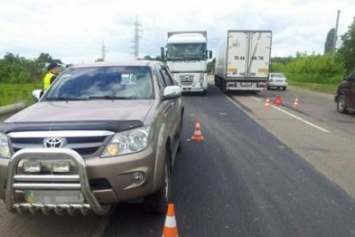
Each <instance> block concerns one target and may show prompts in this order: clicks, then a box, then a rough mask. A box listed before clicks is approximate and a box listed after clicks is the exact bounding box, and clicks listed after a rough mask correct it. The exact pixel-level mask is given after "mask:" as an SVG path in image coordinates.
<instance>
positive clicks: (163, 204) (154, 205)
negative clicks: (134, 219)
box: [143, 150, 171, 214]
mask: <svg viewBox="0 0 355 237" xmlns="http://www.w3.org/2000/svg"><path fill="white" fill-rule="evenodd" d="M163 179H164V180H163V185H162V187H161V188H160V189H159V190H158V191H157V192H155V193H153V194H151V195H149V196H146V197H145V198H144V204H143V205H144V210H145V211H146V212H148V213H154V214H162V213H166V212H167V207H168V203H169V200H170V190H171V187H170V182H171V170H170V151H169V150H166V157H165V164H164V175H163Z"/></svg>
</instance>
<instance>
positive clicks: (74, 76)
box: [0, 61, 184, 215]
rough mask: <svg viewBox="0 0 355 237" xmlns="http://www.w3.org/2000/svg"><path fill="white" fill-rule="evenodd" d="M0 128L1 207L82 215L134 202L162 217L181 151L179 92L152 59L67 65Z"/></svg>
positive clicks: (21, 211) (13, 209)
mask: <svg viewBox="0 0 355 237" xmlns="http://www.w3.org/2000/svg"><path fill="white" fill-rule="evenodd" d="M41 94H42V91H41V90H35V91H33V96H34V98H35V99H36V100H37V103H35V104H34V105H32V106H30V107H27V108H25V109H24V110H22V111H20V112H18V113H17V114H15V115H13V116H12V117H10V118H8V119H7V120H6V121H4V122H3V123H1V124H0V198H1V199H2V200H4V202H5V204H6V207H7V209H8V210H9V211H17V212H19V213H26V212H29V213H33V214H35V213H37V212H42V213H44V214H49V213H56V214H58V215H61V214H62V213H63V212H67V213H69V214H70V215H74V214H76V213H77V212H79V213H82V214H83V215H86V214H87V213H89V212H90V211H93V212H94V213H96V214H98V215H106V214H108V213H109V212H110V210H111V209H112V206H113V204H115V203H119V202H124V201H135V202H136V201H142V203H143V206H144V208H145V210H146V211H147V212H150V213H165V212H166V210H167V204H168V202H169V198H170V191H171V185H170V184H171V182H170V180H171V179H170V174H171V169H172V167H173V164H174V161H175V159H176V157H177V151H178V150H179V149H181V146H182V126H183V113H184V106H183V104H182V99H181V89H180V87H179V86H178V84H177V83H176V82H175V81H174V80H173V78H172V76H171V74H170V71H169V69H168V68H167V66H166V65H165V64H163V63H161V62H155V61H130V62H120V63H94V64H84V65H77V66H71V67H70V68H67V69H66V70H65V71H64V72H63V73H62V74H61V75H59V76H58V78H57V79H56V80H55V81H54V82H53V83H52V85H51V86H50V88H49V89H48V90H47V91H46V92H45V93H44V95H43V96H42V97H40V95H41Z"/></svg>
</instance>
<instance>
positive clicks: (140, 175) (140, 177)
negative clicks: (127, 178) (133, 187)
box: [131, 171, 144, 182]
mask: <svg viewBox="0 0 355 237" xmlns="http://www.w3.org/2000/svg"><path fill="white" fill-rule="evenodd" d="M143 179H144V173H143V172H140V171H137V172H134V173H132V175H131V181H132V182H140V181H142V180H143Z"/></svg>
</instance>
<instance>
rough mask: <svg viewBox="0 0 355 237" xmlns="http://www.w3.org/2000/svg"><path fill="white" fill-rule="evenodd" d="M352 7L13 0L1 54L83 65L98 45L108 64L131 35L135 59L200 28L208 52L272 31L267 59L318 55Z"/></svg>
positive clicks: (0, 28) (289, 0) (4, 19)
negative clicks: (237, 34) (238, 35)
mask: <svg viewBox="0 0 355 237" xmlns="http://www.w3.org/2000/svg"><path fill="white" fill-rule="evenodd" d="M353 6H354V4H353V0H351V1H350V0H338V1H333V0H312V1H305V0H285V1H282V2H281V1H278V0H269V1H262V0H248V1H247V0H241V1H237V2H231V1H229V0H219V1H213V2H208V1H207V2H206V1H200V0H195V1H191V0H189V1H187V0H180V1H178V2H177V1H171V0H165V1H163V0H151V1H143V0H131V1H126V2H124V3H123V2H122V1H115V0H91V1H87V0H85V1H84V0H61V1H45V0H12V1H6V2H5V3H2V4H1V8H0V22H1V25H0V32H1V38H0V56H3V55H4V54H5V53H7V52H10V53H14V54H19V55H21V56H24V57H26V58H36V57H38V56H39V55H40V53H42V52H43V53H49V54H50V55H51V56H52V57H53V58H58V59H61V60H62V61H64V62H66V63H82V62H93V61H95V60H96V59H98V58H100V57H102V49H103V47H104V49H105V57H106V58H107V60H112V61H113V60H118V59H133V58H134V56H133V52H134V39H135V38H134V37H135V35H136V36H138V39H139V41H138V42H139V53H140V56H141V57H143V56H145V55H150V56H157V55H159V54H160V47H162V46H164V45H165V41H166V35H167V32H168V31H183V30H206V31H207V32H208V47H209V49H212V50H214V49H215V48H216V45H217V43H218V41H219V40H220V39H221V37H223V35H225V33H226V32H227V30H229V29H231V30H249V29H250V30H272V32H273V46H272V56H279V57H286V56H294V55H295V54H296V52H308V53H312V52H315V53H323V49H324V42H325V39H326V36H327V34H328V32H329V30H330V29H331V28H334V27H335V23H336V16H337V15H336V14H337V10H338V9H340V11H341V12H340V20H339V29H338V35H339V36H340V35H342V34H344V33H345V32H347V30H348V27H349V26H350V25H351V23H352V21H353V17H354V15H355V13H354V7H353ZM137 17H138V20H139V27H138V32H135V26H134V25H135V23H136V18H137ZM339 38H340V37H339ZM340 43H341V42H340V41H338V46H339V45H340Z"/></svg>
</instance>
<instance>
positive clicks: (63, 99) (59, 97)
mask: <svg viewBox="0 0 355 237" xmlns="http://www.w3.org/2000/svg"><path fill="white" fill-rule="evenodd" d="M46 100H47V101H70V100H71V101H75V100H87V98H81V97H72V96H58V97H47V98H46Z"/></svg>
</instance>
